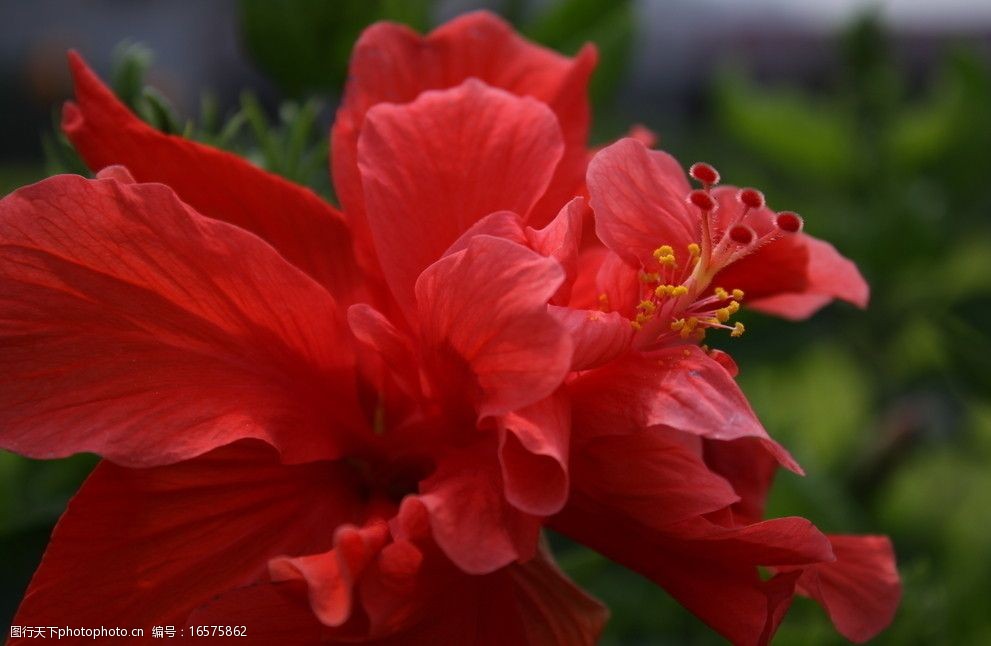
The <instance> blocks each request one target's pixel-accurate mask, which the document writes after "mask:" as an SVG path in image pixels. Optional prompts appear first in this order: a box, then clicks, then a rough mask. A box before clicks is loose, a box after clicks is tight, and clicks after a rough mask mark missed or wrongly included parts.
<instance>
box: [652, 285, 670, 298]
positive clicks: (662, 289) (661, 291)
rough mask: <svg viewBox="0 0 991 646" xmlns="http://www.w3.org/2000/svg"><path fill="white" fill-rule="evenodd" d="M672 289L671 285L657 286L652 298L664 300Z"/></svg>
mask: <svg viewBox="0 0 991 646" xmlns="http://www.w3.org/2000/svg"><path fill="white" fill-rule="evenodd" d="M672 289H674V288H673V287H671V285H658V286H657V287H656V288H655V289H654V296H656V297H657V298H664V297H665V296H670V295H671V290H672Z"/></svg>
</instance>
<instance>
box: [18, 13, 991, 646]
mask: <svg viewBox="0 0 991 646" xmlns="http://www.w3.org/2000/svg"><path fill="white" fill-rule="evenodd" d="M805 5H808V6H805ZM480 6H483V3H480V2H467V1H459V2H452V1H447V2H429V1H427V0H412V1H402V0H392V1H390V0H362V1H354V0H343V1H337V2H325V1H323V0H292V1H290V2H281V3H275V2H266V1H265V0H241V1H236V0H211V1H209V2H197V3H194V2H174V1H173V2H169V1H166V0H141V1H125V0H75V1H68V0H66V1H62V2H59V1H56V0H37V1H33V2H16V1H12V0H0V110H2V115H0V116H2V118H0V142H2V145H0V195H2V194H5V193H6V192H7V191H9V190H11V189H13V188H14V187H16V186H18V185H21V184H24V183H28V182H31V181H36V180H38V179H40V178H42V177H44V176H46V175H47V174H50V173H53V172H62V171H81V170H82V169H81V168H80V167H79V166H78V161H77V160H75V159H74V157H73V154H72V151H71V149H69V148H68V147H67V146H66V144H65V142H64V141H63V140H61V139H60V137H59V136H58V134H57V131H56V129H55V128H54V126H53V119H57V115H58V112H59V106H60V105H61V102H62V101H63V100H64V99H66V98H68V97H69V96H70V94H71V88H70V84H69V77H68V71H67V67H66V63H65V51H66V50H67V49H69V48H75V49H77V50H79V51H80V52H81V53H82V54H83V55H84V56H85V57H86V58H87V60H88V61H89V62H90V63H91V64H92V65H94V67H95V68H96V69H97V71H98V72H99V73H100V74H101V75H103V77H104V78H106V79H110V80H111V81H112V82H113V85H114V87H115V89H116V90H117V91H118V93H119V94H120V95H121V96H122V97H123V98H125V100H126V101H127V102H128V103H129V104H130V105H131V106H132V107H133V108H134V109H136V110H138V111H139V113H140V114H142V115H143V116H144V117H145V118H146V119H147V120H149V121H151V122H152V123H153V124H154V125H156V126H158V127H160V128H162V129H166V130H170V131H174V132H181V133H185V134H186V135H187V136H191V137H195V138H197V139H200V140H203V141H207V142H209V143H212V144H214V145H220V146H223V147H226V148H230V149H232V150H235V151H236V152H239V153H241V154H244V155H247V156H249V157H250V158H251V159H252V160H253V161H255V162H256V163H258V164H260V165H262V166H265V167H266V168H269V169H271V170H273V171H275V172H279V173H281V174H283V175H286V176H287V177H290V178H292V179H294V180H297V181H302V182H305V183H308V184H310V185H312V186H314V187H315V188H316V189H317V190H319V191H321V192H323V193H324V194H326V195H328V196H330V193H329V192H330V187H329V183H328V181H327V174H326V147H327V142H326V132H327V128H328V126H329V123H330V121H331V119H332V117H333V109H334V106H335V103H336V101H337V100H338V97H339V91H340V89H341V87H342V84H343V79H344V77H345V74H346V62H347V56H348V52H349V51H350V48H351V46H352V44H353V42H354V40H355V38H356V37H357V35H358V33H360V31H361V29H363V28H364V27H365V26H367V25H368V24H369V23H371V22H373V21H375V20H377V19H380V18H383V17H387V18H390V19H396V20H402V21H404V22H408V23H410V24H412V25H414V26H415V27H417V28H418V29H421V30H423V29H429V28H430V27H431V26H434V25H436V24H438V23H440V22H442V21H444V20H446V19H448V18H450V17H452V16H454V15H456V14H458V13H460V12H461V11H463V10H466V9H470V8H477V7H480ZM484 6H487V7H488V8H490V9H493V10H495V11H498V12H499V13H501V14H502V15H504V16H505V17H506V18H507V19H509V20H511V21H512V22H513V23H514V24H515V25H517V27H518V28H519V29H520V30H521V31H523V32H524V33H525V34H527V35H528V36H529V37H531V38H533V39H535V40H537V41H539V42H542V43H544V44H547V45H548V46H550V47H553V48H555V49H559V50H561V51H563V52H565V53H569V54H570V53H574V52H575V51H576V50H577V48H578V47H579V46H580V44H581V43H582V42H585V41H586V40H592V41H595V42H596V43H597V44H598V45H599V47H600V51H601V57H602V61H601V64H600V67H599V71H598V72H597V74H596V77H595V83H594V85H593V88H592V92H593V100H594V106H595V126H594V130H593V133H592V137H593V142H594V143H596V144H598V143H604V142H608V141H610V140H612V139H615V138H616V137H618V136H621V135H622V134H623V133H625V132H626V131H627V129H628V128H629V126H630V125H632V124H634V123H640V124H644V125H646V126H648V127H649V128H651V129H652V130H654V131H655V132H656V133H657V134H658V135H659V137H660V140H661V144H660V145H661V146H662V147H664V148H666V149H668V150H669V151H671V152H672V153H674V154H675V155H676V156H678V157H679V159H681V160H682V161H683V162H685V163H686V165H687V164H688V163H691V162H693V161H697V160H700V159H703V160H706V161H709V162H711V163H713V164H715V165H716V166H717V167H718V168H719V169H720V171H721V172H722V174H723V177H724V179H725V180H726V181H728V182H730V183H733V184H740V185H753V186H757V187H760V188H762V189H763V190H764V192H765V193H766V195H767V197H768V199H769V202H770V203H771V205H772V206H773V207H775V208H778V209H785V208H787V209H794V210H797V211H799V212H800V213H802V215H803V216H804V217H805V221H806V227H807V230H808V231H809V232H810V233H812V234H814V235H817V236H819V237H822V238H825V239H827V240H830V241H831V242H833V243H834V244H835V245H836V246H837V247H838V248H839V249H840V250H841V251H842V252H843V253H845V254H846V255H847V256H849V257H850V258H852V259H854V260H855V261H856V262H857V263H858V264H859V265H860V267H861V268H862V270H863V271H864V273H865V275H866V276H867V278H868V280H869V282H870V283H871V286H872V290H873V298H872V303H871V306H870V308H869V309H868V310H867V311H866V312H862V311H859V310H855V309H854V308H852V307H848V306H845V305H842V304H840V305H833V306H830V307H829V308H827V309H826V310H825V311H823V312H821V313H820V314H818V315H817V316H815V317H814V318H813V319H812V320H811V321H809V322H805V323H802V324H789V323H784V322H781V321H776V320H772V319H769V318H766V317H761V316H758V315H750V316H747V317H744V318H743V320H744V321H745V323H746V324H747V330H748V332H747V335H746V336H745V337H744V338H743V339H741V340H734V341H733V342H732V343H730V341H729V340H728V339H727V340H726V341H725V342H722V343H721V345H722V347H723V349H726V350H728V351H730V352H732V353H733V355H734V356H735V357H736V359H737V361H738V362H739V364H740V367H741V375H740V381H741V384H742V386H743V388H744V390H745V391H746V393H747V394H748V396H749V397H750V399H751V401H752V403H753V405H754V408H755V409H756V410H757V412H758V413H759V414H760V416H761V418H762V420H763V421H764V422H765V424H766V426H767V427H768V430H769V431H770V433H771V434H772V435H774V436H775V437H776V438H778V439H779V440H780V441H781V442H782V443H783V444H784V445H785V446H787V447H788V448H790V449H791V450H792V451H793V453H794V454H795V456H796V458H797V459H798V460H799V461H800V462H801V463H802V464H803V466H804V467H805V469H806V471H807V472H808V474H809V475H808V476H807V477H805V478H798V477H795V476H793V475H791V474H782V475H781V476H780V477H779V480H778V482H777V484H776V487H775V491H774V495H773V500H772V505H771V510H770V512H771V513H772V514H774V515H789V514H798V515H803V516H806V517H808V518H810V519H811V520H813V521H814V522H816V523H817V524H818V525H819V526H820V527H822V528H823V529H824V530H825V531H827V532H850V533H852V532H860V533H886V534H890V535H891V536H892V538H893V540H894V542H895V546H896V549H897V551H898V555H899V566H900V570H901V573H902V576H903V579H904V583H905V597H904V601H903V603H902V607H901V609H900V610H899V613H898V615H897V617H896V619H895V622H894V624H893V626H892V627H891V628H890V629H889V630H888V631H887V632H886V633H884V634H882V635H881V636H880V637H879V638H878V639H877V640H876V643H879V644H982V643H991V617H989V615H988V612H987V603H988V601H987V600H988V599H989V598H991V537H989V530H991V370H989V362H991V336H989V334H988V332H987V327H986V322H987V321H988V320H991V223H989V219H991V218H989V216H991V182H989V177H991V152H989V151H991V4H989V3H987V2H983V1H981V0H969V1H968V0H949V1H945V2H940V3H924V2H921V1H914V0H903V1H897V0H896V1H893V2H887V3H877V4H869V3H865V2H859V1H857V0H832V1H829V2H816V3H789V2H786V1H785V0H760V1H754V2H733V1H731V0H710V1H705V0H696V1H694V2H689V1H681V0H674V1H671V2H662V1H660V0H655V1H643V2H635V3H634V2H594V1H591V0H541V1H530V2H527V1H524V0H515V1H514V0H506V1H504V2H490V3H484ZM122 43H123V45H122ZM146 85H147V86H150V87H151V88H154V90H153V91H149V90H147V89H145V88H146ZM93 464H94V459H93V458H92V457H90V456H79V457H76V458H73V459H70V460H64V461H59V462H54V463H42V462H35V461H30V460H26V459H23V458H19V457H17V456H14V455H11V454H7V453H0V555H2V556H3V559H2V560H3V562H2V564H0V623H6V621H7V620H8V618H9V617H11V616H12V615H13V612H14V610H15V608H16V605H17V603H18V602H19V600H20V597H21V595H22V594H23V590H24V588H25V586H26V584H27V581H28V579H29V577H30V575H31V572H33V570H34V568H35V567H36V566H37V563H38V560H39V558H40V555H41V552H42V550H43V549H44V545H45V542H46V540H47V537H48V535H49V533H50V531H51V528H52V526H53V524H54V522H55V521H56V519H57V518H58V515H59V513H60V512H61V510H62V509H63V508H64V505H65V503H66V501H67V500H68V498H69V497H70V496H71V494H72V492H73V491H74V490H75V489H76V488H77V486H78V484H79V483H80V482H81V480H82V478H84V477H85V474H86V473H87V472H88V470H89V469H90V468H91V467H92V465H93ZM126 520H127V519H121V522H122V523H124V522H126ZM555 545H556V547H557V553H558V557H559V559H560V561H561V564H562V566H563V567H564V568H565V569H566V570H567V571H568V572H569V573H570V574H571V575H572V576H573V577H574V578H575V579H576V580H577V581H578V582H579V583H581V584H582V585H583V586H585V587H587V588H588V589H590V590H591V591H592V592H593V593H594V594H596V595H597V596H599V597H600V598H601V599H602V600H603V601H605V602H606V603H607V604H608V605H609V606H610V607H611V609H612V615H613V618H612V621H611V622H610V624H609V627H608V629H607V634H606V636H605V637H604V639H603V643H605V644H710V643H720V641H721V640H720V639H719V638H718V637H716V636H714V635H713V634H712V633H711V631H709V630H708V629H707V628H705V627H704V626H703V625H702V624H701V623H700V622H698V621H697V620H696V619H694V618H693V617H692V616H691V615H689V614H688V613H687V612H685V611H683V610H682V609H680V607H678V606H677V604H675V603H674V602H673V601H671V600H670V599H669V598H668V597H667V596H666V595H665V593H664V592H663V591H661V590H658V589H657V588H655V587H654V586H653V585H652V584H650V583H648V582H646V581H644V580H642V579H640V578H638V577H637V576H636V575H633V574H631V573H629V572H627V571H625V570H623V569H621V568H619V567H617V566H615V565H612V564H610V563H608V562H607V561H605V560H603V559H602V558H601V557H599V556H597V555H596V554H594V553H591V552H589V551H587V550H584V549H582V548H580V547H577V546H574V545H570V544H567V543H566V542H564V541H556V542H555ZM79 593H80V594H85V593H86V592H85V591H84V590H81V591H79ZM775 643H776V644H834V643H843V640H842V639H841V638H840V637H838V636H837V635H836V634H835V632H834V631H833V630H832V628H831V627H830V626H829V624H828V621H827V620H826V619H825V617H824V616H823V615H822V613H821V611H820V610H819V609H818V607H816V606H815V605H814V604H812V603H810V602H805V601H804V600H798V601H796V602H795V604H794V606H793V608H792V611H791V613H790V614H789V617H788V618H787V619H786V621H785V623H784V624H783V626H782V629H781V631H780V633H779V636H778V638H777V639H776V641H775Z"/></svg>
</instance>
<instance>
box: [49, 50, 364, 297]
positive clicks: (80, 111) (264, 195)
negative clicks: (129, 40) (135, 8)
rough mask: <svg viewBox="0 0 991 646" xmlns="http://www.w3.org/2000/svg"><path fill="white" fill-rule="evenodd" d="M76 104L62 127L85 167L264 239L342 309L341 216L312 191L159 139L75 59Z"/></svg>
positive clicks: (345, 275) (346, 246)
mask: <svg viewBox="0 0 991 646" xmlns="http://www.w3.org/2000/svg"><path fill="white" fill-rule="evenodd" d="M69 64H70V66H71V68H72V74H73V77H74V78H75V83H76V99H77V101H78V104H73V103H69V104H66V106H65V111H64V112H63V119H62V127H63V129H64V130H65V132H66V134H67V135H68V136H69V139H71V140H72V143H73V145H74V146H75V147H76V150H78V151H79V154H80V155H82V157H83V159H85V160H86V163H87V165H88V166H89V167H90V168H92V169H93V170H100V169H101V168H104V167H105V166H110V165H112V164H122V165H124V166H126V167H127V169H128V170H129V171H130V172H131V173H132V174H133V175H134V177H135V178H136V179H137V180H138V181H139V182H161V183H163V184H168V185H169V186H171V187H172V188H173V189H174V190H175V191H176V193H178V194H179V197H180V198H182V200H183V201H184V202H186V203H187V204H189V205H191V206H192V207H193V208H195V209H196V210H197V211H199V212H200V213H202V214H204V215H206V216H209V217H211V218H216V219H218V220H224V221H225V222H230V223H231V224H235V225H237V226H239V227H241V228H242V229H247V230H248V231H251V232H252V233H254V234H256V235H258V236H260V237H262V238H264V239H265V240H266V241H267V242H268V243H269V244H271V245H272V246H273V247H275V248H276V249H277V250H278V251H279V253H280V254H282V255H283V256H284V257H285V258H286V259H287V260H288V261H289V262H291V263H293V264H294V265H296V266H297V267H299V268H300V269H302V270H303V271H305V272H306V273H308V274H309V275H310V276H311V277H312V278H314V279H315V280H317V281H318V282H320V283H321V284H323V285H324V286H325V287H327V288H328V289H330V290H331V293H333V294H334V296H335V297H337V298H338V299H340V300H341V301H343V302H348V301H349V300H350V298H349V296H350V294H351V293H352V292H353V290H354V289H355V287H356V285H355V283H356V281H357V279H358V273H357V269H356V268H355V264H354V256H353V253H352V251H351V236H350V234H349V233H348V230H347V226H346V225H345V223H344V220H343V217H342V216H341V214H340V213H339V212H338V211H336V210H335V209H334V208H333V207H331V206H330V205H329V204H327V203H326V202H324V201H323V200H322V199H320V198H319V197H317V196H316V195H315V194H314V193H313V192H312V191H310V190H309V189H306V188H304V187H302V186H298V185H296V184H293V183H292V182H288V181H286V180H284V179H282V178H280V177H278V176H276V175H273V174H272V173H268V172H265V171H263V170H260V169H259V168H256V167H255V166H252V165H251V164H250V163H248V162H247V161H245V160H244V159H241V158H240V157H237V156H236V155H232V154H230V153H227V152H223V151H220V150H217V149H215V148H210V147H209V146H204V145H202V144H198V143H196V142H193V141H189V140H187V139H183V138H182V137H176V136H172V135H166V134H163V133H161V132H159V131H157V130H155V129H154V128H152V127H151V126H149V125H148V124H146V123H144V122H143V121H141V120H140V119H138V118H137V117H136V116H135V115H134V114H132V113H131V112H130V111H129V110H128V109H127V108H126V107H125V106H124V104H122V103H121V102H120V101H118V100H117V98H116V97H115V96H114V95H113V93H112V92H111V91H110V90H109V89H108V88H107V87H106V86H105V85H103V83H101V82H100V79H99V78H97V77H96V75H95V74H94V73H93V71H92V70H90V69H89V68H88V67H87V66H86V63H84V62H83V60H82V58H80V57H79V55H78V54H76V53H74V52H73V53H70V54H69Z"/></svg>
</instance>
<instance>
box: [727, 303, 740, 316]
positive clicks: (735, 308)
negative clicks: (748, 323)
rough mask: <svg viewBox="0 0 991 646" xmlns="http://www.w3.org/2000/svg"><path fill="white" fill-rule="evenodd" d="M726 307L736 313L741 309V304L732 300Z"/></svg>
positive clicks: (731, 312) (730, 311)
mask: <svg viewBox="0 0 991 646" xmlns="http://www.w3.org/2000/svg"><path fill="white" fill-rule="evenodd" d="M726 309H727V310H729V313H730V314H736V313H737V312H739V311H740V304H739V303H737V302H736V301H730V304H729V305H727V306H726Z"/></svg>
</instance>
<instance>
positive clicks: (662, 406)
mask: <svg viewBox="0 0 991 646" xmlns="http://www.w3.org/2000/svg"><path fill="white" fill-rule="evenodd" d="M570 388H571V395H572V398H573V401H574V402H575V414H574V417H575V420H576V421H577V420H580V421H581V424H583V425H584V426H585V430H584V432H585V433H587V434H590V435H592V434H603V433H605V434H612V433H623V432H627V433H628V432H636V431H639V430H641V429H645V428H650V427H652V426H668V427H670V428H673V429H677V430H679V431H684V432H686V433H691V434H694V435H698V436H701V437H705V438H709V439H713V440H724V441H728V440H734V439H738V438H742V437H755V438H758V439H759V440H760V441H761V444H762V445H763V446H764V447H765V449H766V450H767V451H768V452H770V453H771V455H773V456H774V457H775V458H776V459H777V460H778V462H779V463H781V465H782V466H784V467H786V468H788V469H791V470H792V471H795V472H796V473H801V467H799V466H798V464H797V463H796V462H795V460H794V459H793V458H792V457H791V455H789V453H788V452H787V451H786V450H785V449H784V448H783V447H781V445H779V444H778V443H777V442H775V441H774V440H772V439H771V438H770V436H768V434H767V431H765V430H764V427H763V426H761V424H760V422H759V421H758V420H757V417H756V415H755V414H754V412H753V409H751V408H750V404H749V403H748V402H747V399H746V397H745V396H744V394H743V393H742V392H741V391H740V388H739V386H737V385H736V382H735V381H733V378H732V377H730V376H729V373H727V372H726V370H725V368H723V367H722V366H721V365H720V364H719V363H717V362H716V361H714V360H712V359H710V358H709V357H708V356H707V355H706V354H705V353H704V352H703V351H702V350H701V349H700V348H699V347H698V346H694V345H682V346H676V347H671V348H665V349H663V350H660V351H658V352H654V353H651V354H650V355H645V356H630V357H629V358H627V359H623V360H621V361H615V362H613V363H611V364H609V365H607V366H604V367H602V368H599V369H597V370H593V371H589V372H587V373H585V374H583V375H582V376H581V377H580V378H579V379H577V380H576V381H575V382H573V383H572V384H571V386H570Z"/></svg>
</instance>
